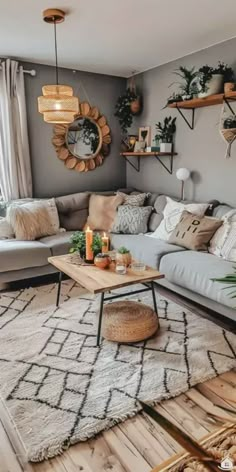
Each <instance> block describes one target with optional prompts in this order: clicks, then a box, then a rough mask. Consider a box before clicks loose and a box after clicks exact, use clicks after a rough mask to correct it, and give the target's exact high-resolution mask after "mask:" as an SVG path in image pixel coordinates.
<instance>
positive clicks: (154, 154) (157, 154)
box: [120, 152, 177, 174]
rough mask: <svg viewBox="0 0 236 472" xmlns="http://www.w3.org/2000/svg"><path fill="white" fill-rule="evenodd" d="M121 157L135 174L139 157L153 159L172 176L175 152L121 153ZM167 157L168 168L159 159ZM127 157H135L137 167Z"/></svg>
mask: <svg viewBox="0 0 236 472" xmlns="http://www.w3.org/2000/svg"><path fill="white" fill-rule="evenodd" d="M120 155H121V156H123V157H124V158H125V160H126V162H128V164H129V165H130V166H131V167H133V168H134V169H135V170H136V171H137V172H139V171H140V157H155V158H156V160H157V161H158V162H160V164H161V165H162V167H163V168H164V169H165V170H166V171H167V172H169V174H172V172H173V157H174V156H177V152H121V154H120ZM165 156H168V157H169V158H170V159H169V161H170V162H169V167H168V165H166V162H163V161H162V160H161V157H165ZM129 157H137V163H138V165H137V166H136V165H135V164H134V162H131V161H130V160H129Z"/></svg>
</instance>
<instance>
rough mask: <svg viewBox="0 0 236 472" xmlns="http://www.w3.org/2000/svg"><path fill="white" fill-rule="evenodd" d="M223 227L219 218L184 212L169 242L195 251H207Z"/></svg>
mask: <svg viewBox="0 0 236 472" xmlns="http://www.w3.org/2000/svg"><path fill="white" fill-rule="evenodd" d="M221 225H222V221H221V220H219V219H218V218H211V217H210V216H203V217H200V216H196V215H193V214H191V213H189V212H188V211H184V212H183V213H182V216H181V218H180V221H179V223H178V224H177V226H176V228H175V229H174V231H173V233H172V234H171V236H170V238H169V242H170V243H172V244H177V245H178V246H182V247H185V248H186V249H192V250H194V251H205V250H207V245H208V243H209V241H210V240H211V238H212V236H213V234H214V233H215V232H216V231H217V229H218V228H219V227H220V226H221Z"/></svg>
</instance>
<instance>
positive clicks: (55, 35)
mask: <svg viewBox="0 0 236 472" xmlns="http://www.w3.org/2000/svg"><path fill="white" fill-rule="evenodd" d="M54 41H55V57H56V84H57V85H58V59H57V24H56V19H54Z"/></svg>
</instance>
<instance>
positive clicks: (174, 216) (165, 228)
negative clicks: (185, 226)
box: [152, 197, 209, 241]
mask: <svg viewBox="0 0 236 472" xmlns="http://www.w3.org/2000/svg"><path fill="white" fill-rule="evenodd" d="M165 198H166V201H167V203H166V206H165V208H164V210H163V216H164V218H163V220H162V221H161V223H160V225H159V226H158V228H157V229H156V231H154V233H153V234H152V237H153V238H157V239H162V240H163V241H169V238H170V236H171V234H172V232H173V231H174V229H175V228H176V226H177V224H178V223H179V221H180V218H181V216H182V213H183V211H188V212H189V213H193V214H194V215H197V216H203V215H204V213H205V212H206V210H207V208H208V207H209V203H188V204H186V203H181V202H176V201H174V200H172V198H170V197H165Z"/></svg>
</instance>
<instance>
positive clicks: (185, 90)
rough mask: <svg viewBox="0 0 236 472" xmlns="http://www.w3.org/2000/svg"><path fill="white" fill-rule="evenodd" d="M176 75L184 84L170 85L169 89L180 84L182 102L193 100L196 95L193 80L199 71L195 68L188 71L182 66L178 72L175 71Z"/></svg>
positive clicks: (179, 94)
mask: <svg viewBox="0 0 236 472" xmlns="http://www.w3.org/2000/svg"><path fill="white" fill-rule="evenodd" d="M174 74H175V75H177V76H178V77H180V79H182V82H173V83H172V84H171V85H169V87H172V86H173V85H175V84H178V85H179V87H180V91H179V93H178V96H180V97H181V99H182V100H191V98H193V94H194V88H193V85H192V84H193V80H194V79H195V77H196V76H197V71H196V70H195V67H192V68H191V69H188V68H187V67H184V66H180V67H179V68H178V69H177V70H175V71H174ZM169 100H170V99H169ZM169 100H168V102H169ZM175 101H176V100H175ZM169 103H170V102H169Z"/></svg>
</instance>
